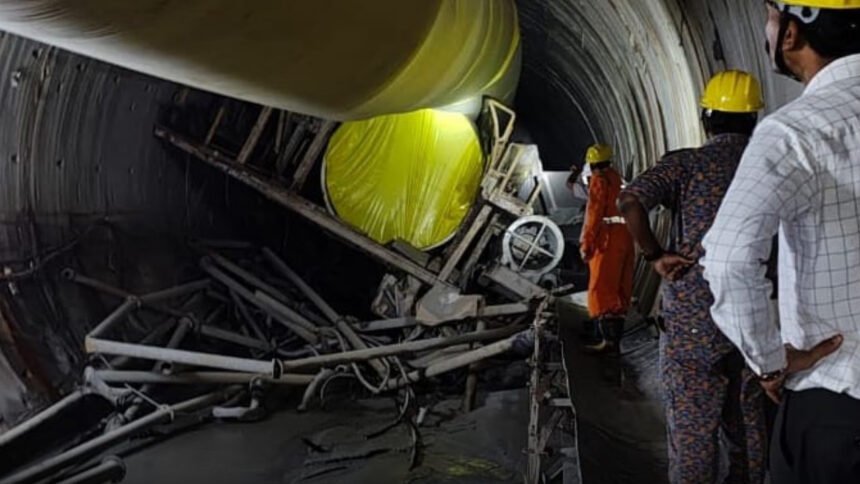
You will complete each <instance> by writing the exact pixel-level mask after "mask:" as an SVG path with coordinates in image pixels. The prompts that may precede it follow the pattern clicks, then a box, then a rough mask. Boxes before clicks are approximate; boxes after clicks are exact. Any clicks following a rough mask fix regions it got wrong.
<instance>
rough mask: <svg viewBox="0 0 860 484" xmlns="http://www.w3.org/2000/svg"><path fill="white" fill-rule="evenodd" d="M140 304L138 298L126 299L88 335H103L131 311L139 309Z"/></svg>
mask: <svg viewBox="0 0 860 484" xmlns="http://www.w3.org/2000/svg"><path fill="white" fill-rule="evenodd" d="M139 306H140V301H139V300H138V299H137V298H133V297H130V298H128V299H126V300H125V302H124V303H122V304H121V305H120V306H119V307H118V308H116V309H114V310H113V312H112V313H110V314H108V316H107V317H106V318H105V319H104V320H103V321H102V322H101V323H99V324H98V326H96V327H95V328H93V330H92V331H90V332H89V334H88V336H93V337H97V336H101V335H102V333H104V332H105V331H107V330H108V329H110V328H111V327H112V326H113V325H115V324H117V323H119V322H120V321H122V320H123V319H125V317H126V316H128V314H129V313H130V312H132V311H133V310H134V309H137V308H138V307H139Z"/></svg>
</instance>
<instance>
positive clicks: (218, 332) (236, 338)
mask: <svg viewBox="0 0 860 484" xmlns="http://www.w3.org/2000/svg"><path fill="white" fill-rule="evenodd" d="M197 330H198V331H199V332H200V334H202V335H203V336H207V337H209V338H214V339H218V340H221V341H226V342H228V343H233V344H236V345H239V346H244V347H246V348H251V349H254V350H260V351H272V347H271V345H269V344H266V343H265V342H263V341H260V340H257V339H254V338H249V337H248V336H244V335H241V334H239V333H234V332H232V331H227V330H226V329H221V328H216V327H214V326H209V325H206V324H201V325H200V326H199V327H198V328H197Z"/></svg>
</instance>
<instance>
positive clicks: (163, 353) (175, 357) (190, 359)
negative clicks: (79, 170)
mask: <svg viewBox="0 0 860 484" xmlns="http://www.w3.org/2000/svg"><path fill="white" fill-rule="evenodd" d="M85 347H86V351H87V353H102V354H107V355H120V356H130V357H132V358H141V359H144V360H155V361H167V362H170V363H181V364H185V365H192V366H203V367H207V368H218V369H222V370H231V371H240V372H243V373H257V374H262V375H267V376H277V375H278V374H279V373H280V372H279V369H280V366H279V365H278V364H277V362H275V361H262V360H251V359H247V358H236V357H232V356H221V355H213V354H210V353H199V352H195V351H185V350H175V349H168V348H158V347H155V346H143V345H137V344H132V343H120V342H118V341H108V340H103V339H98V338H92V337H87V339H86V342H85Z"/></svg>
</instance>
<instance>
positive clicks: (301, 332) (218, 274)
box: [201, 260, 319, 344]
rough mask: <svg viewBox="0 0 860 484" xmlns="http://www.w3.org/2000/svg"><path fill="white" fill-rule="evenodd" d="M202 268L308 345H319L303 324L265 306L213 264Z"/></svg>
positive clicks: (205, 263) (204, 264)
mask: <svg viewBox="0 0 860 484" xmlns="http://www.w3.org/2000/svg"><path fill="white" fill-rule="evenodd" d="M201 266H202V267H203V270H205V271H206V272H208V273H209V275H211V276H212V277H214V278H215V279H217V280H218V281H219V282H221V283H222V284H224V285H225V286H227V287H228V288H229V289H230V290H232V291H234V292H235V293H236V294H238V295H239V296H242V297H243V298H244V299H245V300H246V301H248V302H250V303H251V304H253V305H254V306H257V307H258V308H260V309H262V310H263V311H265V312H266V314H268V315H270V316H272V318H274V319H275V320H276V321H277V322H279V323H280V324H281V325H283V326H286V327H287V328H289V329H290V330H291V331H293V332H294V333H296V334H297V335H298V336H300V337H301V338H302V339H304V340H305V341H307V342H308V343H310V344H317V342H318V341H319V339H318V338H317V336H316V335H315V334H313V333H312V332H311V331H308V329H307V328H306V327H302V326H301V324H297V323H296V322H294V321H291V320H289V319H287V318H286V317H285V316H284V315H283V314H281V313H279V312H278V311H276V310H274V309H273V308H272V307H270V306H269V305H267V304H265V303H264V302H263V300H262V299H261V298H259V297H257V296H255V295H254V294H253V293H251V291H249V290H248V289H247V288H246V287H245V286H243V285H241V284H239V283H238V282H236V281H235V280H233V279H232V278H231V277H230V276H228V275H227V274H224V273H223V272H222V271H221V270H219V269H218V268H217V267H214V266H213V265H212V264H211V263H209V262H207V261H205V260H204V261H203V262H202V263H201Z"/></svg>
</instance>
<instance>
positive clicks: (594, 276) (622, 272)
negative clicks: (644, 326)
mask: <svg viewBox="0 0 860 484" xmlns="http://www.w3.org/2000/svg"><path fill="white" fill-rule="evenodd" d="M612 156H613V154H612V148H611V147H609V146H606V145H600V144H598V145H594V146H592V147H591V148H589V149H588V152H587V154H586V158H585V161H586V163H588V166H589V168H590V169H591V179H590V181H589V183H588V204H587V206H586V213H585V223H584V225H583V228H582V236H581V237H580V246H579V251H580V255H581V256H582V260H583V261H585V262H587V263H588V269H589V280H588V313H589V315H590V316H591V318H592V321H593V323H592V327H591V334H590V335H586V337H585V341H584V345H585V348H586V349H587V350H590V351H593V352H608V351H614V350H617V349H618V346H619V344H620V342H621V335H622V334H623V332H624V321H625V318H626V316H627V310H628V309H629V308H630V299H631V297H632V292H633V263H634V254H635V252H634V250H635V249H634V247H633V239H632V238H631V236H630V233H629V232H628V231H627V227H625V226H624V218H623V217H621V214H620V213H619V212H618V208H617V206H616V200H617V199H618V194H619V193H620V192H621V185H622V180H621V175H619V174H618V172H617V171H616V170H615V168H613V167H612ZM587 331H588V328H587Z"/></svg>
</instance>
